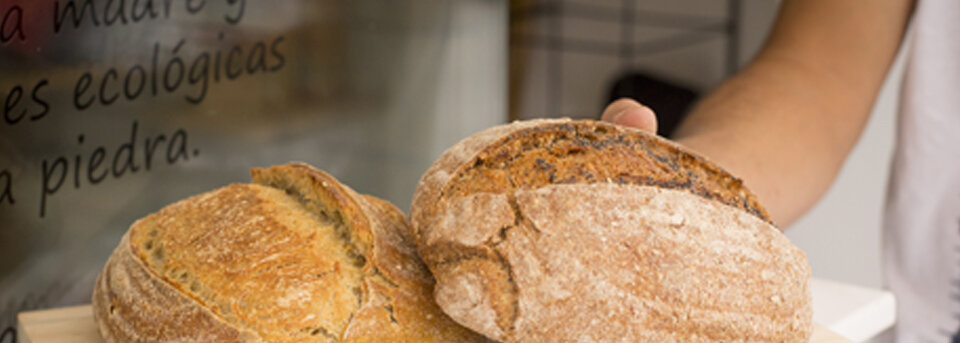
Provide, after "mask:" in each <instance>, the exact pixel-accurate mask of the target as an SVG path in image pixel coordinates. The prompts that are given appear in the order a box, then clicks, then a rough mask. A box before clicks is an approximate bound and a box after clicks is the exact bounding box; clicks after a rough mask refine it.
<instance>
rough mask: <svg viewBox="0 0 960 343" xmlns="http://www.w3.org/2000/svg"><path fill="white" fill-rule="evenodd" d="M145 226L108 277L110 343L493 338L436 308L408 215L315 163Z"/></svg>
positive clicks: (133, 231) (258, 176)
mask: <svg viewBox="0 0 960 343" xmlns="http://www.w3.org/2000/svg"><path fill="white" fill-rule="evenodd" d="M253 181H254V183H253V184H234V185H229V186H226V187H223V188H220V189H217V190H214V191H211V192H208V193H204V194H201V195H197V196H194V197H191V198H189V199H186V200H183V201H180V202H177V203H174V204H172V205H170V206H167V207H166V208H164V209H162V210H160V211H159V212H157V213H154V214H151V215H149V216H147V217H145V218H143V219H140V220H138V221H137V222H136V223H134V224H133V226H132V227H131V228H130V230H129V231H128V232H127V233H126V235H124V236H123V238H122V240H121V241H120V244H119V246H118V247H117V249H116V250H115V251H114V252H113V254H112V255H111V256H110V259H109V260H108V261H107V264H106V266H105V267H104V269H103V271H102V272H101V274H100V277H99V279H98V280H97V283H96V286H95V290H94V294H93V308H94V317H95V318H96V322H97V325H98V329H99V331H100V334H101V335H102V336H103V337H104V338H105V340H106V341H107V342H483V341H486V339H485V338H483V337H482V336H480V335H477V334H475V333H473V332H471V331H469V330H467V329H465V328H464V327H462V326H460V325H457V324H456V323H455V322H453V321H452V320H451V319H450V318H449V317H447V316H446V315H444V314H443V313H442V312H441V311H440V309H439V308H438V307H437V306H436V304H435V303H434V302H433V299H432V298H433V296H432V287H433V283H434V281H433V278H432V277H431V275H430V274H429V273H428V271H427V269H426V268H425V266H424V265H423V263H422V262H421V260H420V259H419V258H418V256H417V255H416V251H415V247H414V242H413V239H412V237H411V235H410V233H409V231H408V230H409V227H408V224H407V222H406V219H405V217H404V216H403V213H401V212H400V211H399V210H397V209H396V208H395V207H394V206H392V205H390V204H388V203H387V202H385V201H382V200H379V199H377V198H374V197H371V196H364V195H359V194H357V193H355V192H354V191H353V190H352V189H350V188H348V187H346V186H344V185H341V184H340V183H339V182H337V180H335V179H334V178H333V177H331V176H330V175H327V174H326V173H323V172H321V171H319V170H316V169H313V168H312V167H310V166H307V165H305V164H288V165H283V166H275V167H271V168H268V169H255V170H253Z"/></svg>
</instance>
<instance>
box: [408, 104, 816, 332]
mask: <svg viewBox="0 0 960 343" xmlns="http://www.w3.org/2000/svg"><path fill="white" fill-rule="evenodd" d="M410 216H411V221H412V224H413V228H414V236H415V239H416V240H417V245H418V249H419V251H420V253H421V256H422V257H423V260H424V262H425V263H426V264H427V266H428V267H429V268H430V270H431V271H432V272H433V274H434V276H435V278H436V279H437V286H436V290H435V297H436V300H437V303H438V304H439V305H440V307H441V308H442V309H443V310H444V311H445V312H446V313H447V314H449V315H450V316H451V317H452V318H453V319H454V320H456V321H458V322H459V323H461V324H463V325H464V326H467V327H469V328H471V329H473V330H476V331H477V332H480V333H482V334H484V335H486V336H487V337H490V338H493V339H496V340H500V341H504V342H744V341H751V342H806V341H807V340H808V339H809V337H810V334H811V331H812V321H811V320H812V318H811V317H812V312H811V300H810V294H809V291H808V288H807V287H808V285H807V284H808V280H809V277H810V270H809V266H808V264H807V261H806V257H805V255H804V254H803V252H802V251H800V250H799V249H797V248H796V247H795V246H793V245H792V244H791V243H790V242H789V241H788V240H787V239H786V237H784V236H783V234H782V233H781V232H780V231H779V230H778V229H777V228H776V227H774V226H773V225H772V223H771V222H770V219H769V216H768V215H767V213H766V211H765V210H764V209H763V208H762V207H761V206H760V204H759V203H758V202H757V200H756V197H755V196H754V195H753V194H752V193H750V191H748V190H747V189H746V188H745V187H744V186H743V185H742V183H741V181H740V180H738V179H737V178H735V177H733V176H731V175H730V174H728V173H727V172H725V171H724V170H723V169H721V168H719V167H718V166H716V165H714V164H713V163H711V162H709V161H707V160H705V159H704V158H702V157H699V156H697V155H695V154H693V153H691V152H688V151H686V150H685V149H684V148H682V147H680V146H678V145H676V144H674V143H671V142H669V141H667V140H664V139H661V138H659V137H656V136H654V135H650V134H646V133H644V132H641V131H638V130H634V129H630V128H625V127H620V126H616V125H612V124H607V123H602V122H595V121H571V120H568V119H560V120H534V121H526V122H515V123H513V124H509V125H503V126H498V127H493V128H490V129H487V130H485V131H482V132H480V133H477V134H475V135H474V136H472V137H469V138H467V139H465V140H463V141H461V142H459V143H457V144H456V145H454V146H453V147H451V148H450V149H448V150H447V151H446V152H444V153H443V154H442V155H441V156H440V157H439V159H438V160H437V161H436V162H434V164H433V165H432V166H431V167H430V168H429V169H428V170H427V172H426V173H425V174H424V175H423V177H422V179H421V180H420V183H419V185H418V186H417V190H416V193H415V194H414V198H413V204H412V207H411V210H410Z"/></svg>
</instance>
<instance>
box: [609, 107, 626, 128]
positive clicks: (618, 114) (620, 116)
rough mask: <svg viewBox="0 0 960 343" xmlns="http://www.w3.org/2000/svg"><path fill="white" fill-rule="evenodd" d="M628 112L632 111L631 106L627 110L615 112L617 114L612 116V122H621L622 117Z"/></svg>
mask: <svg viewBox="0 0 960 343" xmlns="http://www.w3.org/2000/svg"><path fill="white" fill-rule="evenodd" d="M627 112H630V109H629V108H628V109H625V110H622V111H620V112H617V113H615V114H614V115H613V117H610V122H612V123H615V124H616V123H619V122H620V118H623V116H624V115H626V114H627Z"/></svg>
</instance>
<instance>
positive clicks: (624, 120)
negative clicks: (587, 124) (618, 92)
mask: <svg viewBox="0 0 960 343" xmlns="http://www.w3.org/2000/svg"><path fill="white" fill-rule="evenodd" d="M600 118H601V120H603V121H605V122H608V123H614V124H618V125H623V126H629V127H633V128H637V129H640V130H643V131H647V132H649V133H652V134H656V133H657V115H656V113H654V112H653V110H652V109H650V108H649V107H647V106H643V105H641V104H640V103H639V102H636V101H634V100H633V99H629V98H621V99H618V100H617V101H614V102H612V103H610V105H607V108H606V109H604V110H603V116H601V117H600Z"/></svg>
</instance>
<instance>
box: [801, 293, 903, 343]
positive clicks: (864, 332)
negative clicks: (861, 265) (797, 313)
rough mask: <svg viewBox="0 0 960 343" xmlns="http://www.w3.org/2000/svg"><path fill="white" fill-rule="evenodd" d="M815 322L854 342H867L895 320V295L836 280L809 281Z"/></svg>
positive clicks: (890, 325)
mask: <svg viewBox="0 0 960 343" xmlns="http://www.w3.org/2000/svg"><path fill="white" fill-rule="evenodd" d="M810 288H811V292H812V293H813V321H814V322H817V323H820V324H822V325H823V326H825V327H827V328H828V329H830V330H831V331H833V332H835V333H837V334H839V335H841V336H844V337H846V338H848V339H850V340H852V341H854V342H866V341H867V340H869V339H871V338H873V337H874V336H876V335H878V334H879V333H881V332H883V331H884V330H886V329H887V328H890V327H892V326H893V323H894V322H896V313H897V304H896V299H895V298H894V297H893V294H892V293H890V292H888V291H885V290H879V289H871V288H866V287H861V286H855V285H850V284H845V283H840V282H836V281H829V280H822V279H816V278H814V279H813V280H811V281H810Z"/></svg>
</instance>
